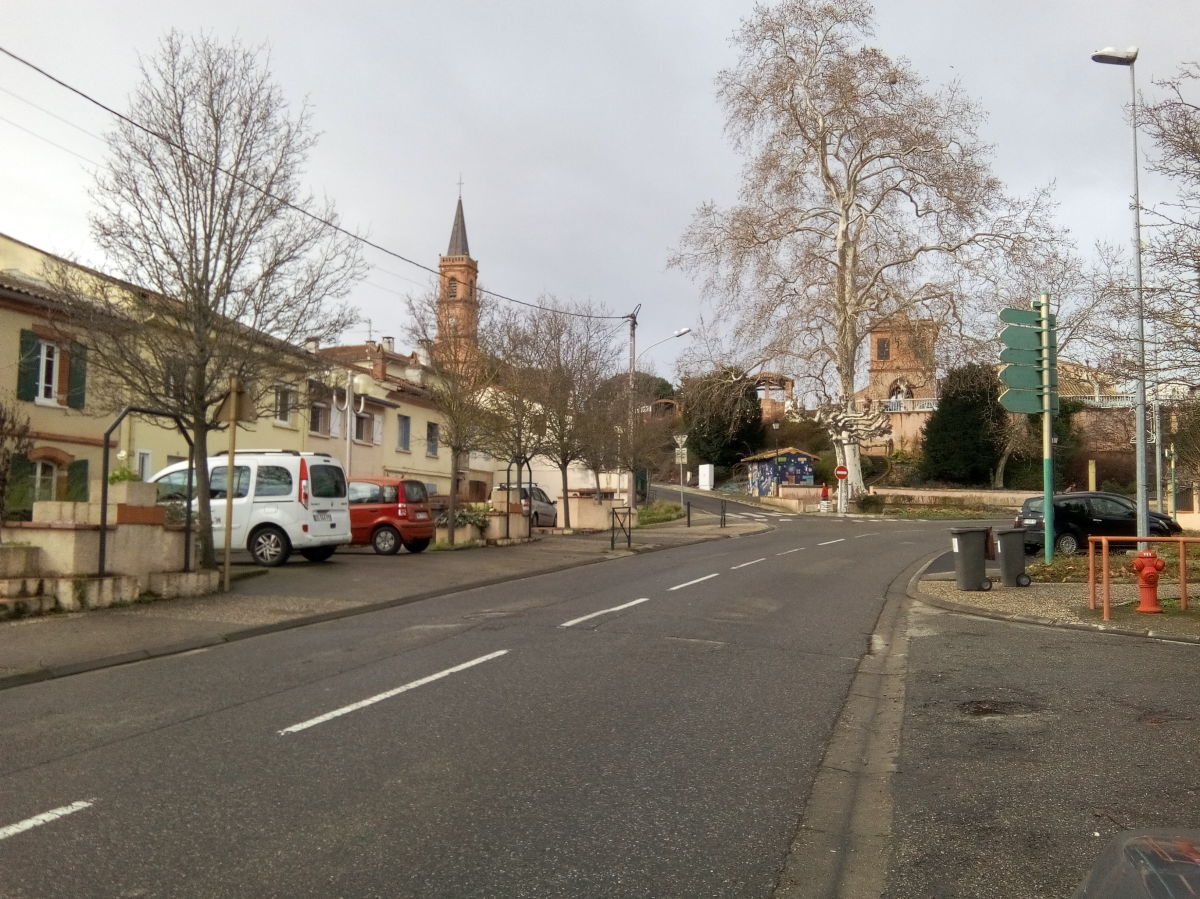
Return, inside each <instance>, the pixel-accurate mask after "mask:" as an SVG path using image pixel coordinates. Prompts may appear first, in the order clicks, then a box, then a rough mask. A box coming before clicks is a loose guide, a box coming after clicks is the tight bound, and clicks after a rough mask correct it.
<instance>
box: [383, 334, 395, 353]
mask: <svg viewBox="0 0 1200 899" xmlns="http://www.w3.org/2000/svg"><path fill="white" fill-rule="evenodd" d="M383 348H384V349H385V350H387V351H388V352H389V353H394V352H396V338H394V337H384V338H383Z"/></svg>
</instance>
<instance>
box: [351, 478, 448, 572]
mask: <svg viewBox="0 0 1200 899" xmlns="http://www.w3.org/2000/svg"><path fill="white" fill-rule="evenodd" d="M434 533H435V526H434V521H433V512H432V511H431V510H430V508H429V495H428V494H427V493H426V492H425V485H424V484H423V483H422V482H421V481H411V480H407V479H403V478H352V479H351V480H350V534H351V542H352V543H354V544H356V545H359V546H362V545H366V544H370V545H371V546H372V547H373V548H374V550H375V552H377V553H379V554H380V555H385V556H390V555H393V554H394V553H396V552H398V551H399V549H400V547H401V546H403V547H404V548H405V549H407V550H408V551H409V552H410V553H419V552H421V551H422V550H424V549H425V548H426V547H427V546H429V544H430V543H431V542H432V541H433V537H434Z"/></svg>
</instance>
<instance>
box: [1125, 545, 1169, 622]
mask: <svg viewBox="0 0 1200 899" xmlns="http://www.w3.org/2000/svg"><path fill="white" fill-rule="evenodd" d="M1166 565H1167V563H1166V562H1164V561H1163V560H1162V559H1160V558H1159V557H1158V555H1157V554H1156V553H1155V552H1154V550H1152V549H1144V550H1142V551H1141V552H1140V553H1138V554H1137V558H1136V559H1134V560H1133V570H1134V571H1136V572H1137V579H1138V607H1137V611H1139V612H1161V611H1162V606H1160V605H1159V604H1158V573H1159V572H1160V571H1162V570H1163V569H1164V568H1165V567H1166Z"/></svg>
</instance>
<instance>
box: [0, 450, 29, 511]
mask: <svg viewBox="0 0 1200 899" xmlns="http://www.w3.org/2000/svg"><path fill="white" fill-rule="evenodd" d="M32 510H33V463H32V462H30V461H29V460H28V459H26V458H25V457H24V456H14V457H13V460H12V466H11V467H10V468H9V470H8V495H7V496H6V497H5V499H4V517H5V518H8V519H11V520H14V521H28V520H29V518H30V512H31V511H32Z"/></svg>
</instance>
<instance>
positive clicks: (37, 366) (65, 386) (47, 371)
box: [17, 331, 87, 409]
mask: <svg viewBox="0 0 1200 899" xmlns="http://www.w3.org/2000/svg"><path fill="white" fill-rule="evenodd" d="M20 340H21V343H20V356H19V358H18V362H17V399H19V400H24V401H26V402H34V403H42V404H46V405H60V404H64V403H65V405H67V406H70V407H71V408H72V409H82V408H83V403H84V388H85V382H86V378H87V364H86V362H87V357H86V355H85V352H84V348H83V347H82V346H80V345H79V344H75V343H72V344H70V345H69V346H65V345H63V344H61V343H55V342H54V341H51V340H45V339H43V338H41V337H39V336H38V335H37V334H35V333H34V332H32V331H22V332H21V338H20Z"/></svg>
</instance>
